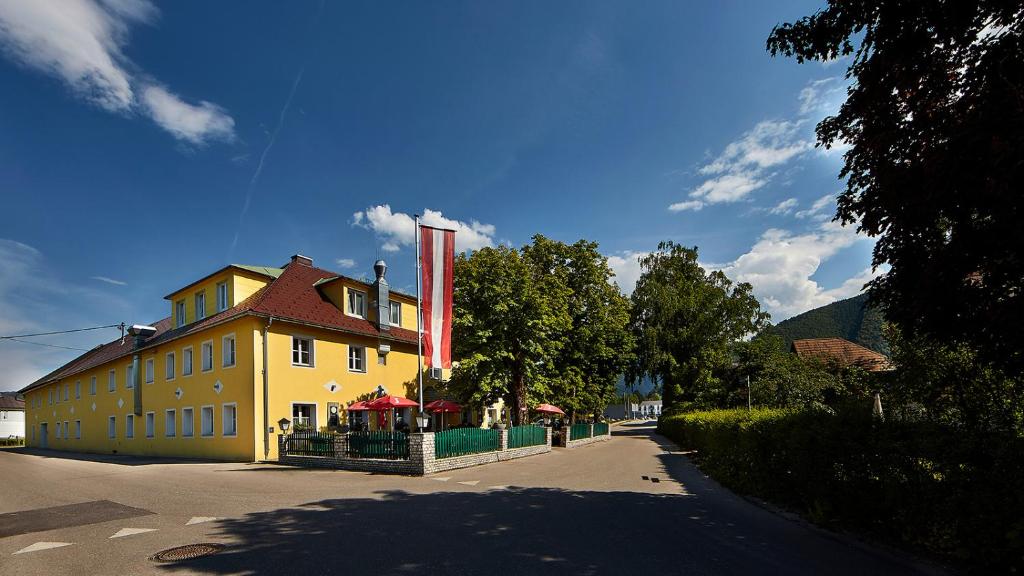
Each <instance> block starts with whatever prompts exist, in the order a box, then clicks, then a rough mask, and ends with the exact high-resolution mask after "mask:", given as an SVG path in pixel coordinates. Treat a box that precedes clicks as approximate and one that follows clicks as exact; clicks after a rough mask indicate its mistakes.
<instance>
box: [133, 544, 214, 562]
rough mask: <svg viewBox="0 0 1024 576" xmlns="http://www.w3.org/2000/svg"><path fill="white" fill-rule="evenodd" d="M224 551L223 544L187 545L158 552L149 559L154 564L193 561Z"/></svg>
mask: <svg viewBox="0 0 1024 576" xmlns="http://www.w3.org/2000/svg"><path fill="white" fill-rule="evenodd" d="M223 549H224V545H223V544H209V543H204V544H186V545H185V546H178V547H177V548H168V549H167V550H164V551H162V552H157V553H156V554H153V555H152V556H150V557H149V559H150V560H153V561H154V562H180V561H182V560H192V559H194V558H202V557H203V556H210V555H211V554H216V553H217V552H220V551H221V550H223Z"/></svg>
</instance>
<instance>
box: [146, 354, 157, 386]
mask: <svg viewBox="0 0 1024 576" xmlns="http://www.w3.org/2000/svg"><path fill="white" fill-rule="evenodd" d="M154 362H156V361H155V360H153V359H152V358H146V384H152V383H153V379H154V378H155V376H154V375H153V372H155V370H154V369H153V364H154Z"/></svg>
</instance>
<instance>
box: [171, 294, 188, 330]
mask: <svg viewBox="0 0 1024 576" xmlns="http://www.w3.org/2000/svg"><path fill="white" fill-rule="evenodd" d="M187 320H188V318H187V317H186V316H185V301H184V300H178V301H177V302H175V303H174V324H175V328H181V327H182V326H184V325H185V322H186V321H187Z"/></svg>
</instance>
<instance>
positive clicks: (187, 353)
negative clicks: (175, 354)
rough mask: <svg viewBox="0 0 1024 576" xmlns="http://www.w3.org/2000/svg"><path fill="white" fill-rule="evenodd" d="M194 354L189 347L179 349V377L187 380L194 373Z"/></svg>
mask: <svg viewBox="0 0 1024 576" xmlns="http://www.w3.org/2000/svg"><path fill="white" fill-rule="evenodd" d="M195 367H196V353H195V350H193V349H192V347H191V346H185V347H184V348H182V349H181V375H182V376H183V377H185V378H188V377H189V376H191V375H192V374H193V373H194V372H195Z"/></svg>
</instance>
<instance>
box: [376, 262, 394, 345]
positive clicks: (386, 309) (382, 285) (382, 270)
mask: <svg viewBox="0 0 1024 576" xmlns="http://www.w3.org/2000/svg"><path fill="white" fill-rule="evenodd" d="M373 272H374V274H376V275H377V279H376V280H374V281H373V295H374V298H375V299H376V300H377V326H378V327H379V328H380V329H381V330H386V331H390V330H391V292H390V290H388V281H387V280H385V279H384V275H385V274H387V273H388V265H387V264H386V263H385V262H384V261H383V260H377V261H376V262H374V263H373Z"/></svg>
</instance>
